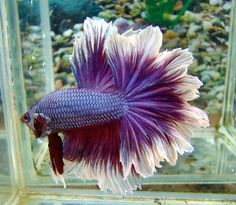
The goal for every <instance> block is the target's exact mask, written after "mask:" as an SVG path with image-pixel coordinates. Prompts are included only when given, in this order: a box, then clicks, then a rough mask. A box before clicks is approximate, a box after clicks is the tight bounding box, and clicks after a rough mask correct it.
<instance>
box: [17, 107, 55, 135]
mask: <svg viewBox="0 0 236 205" xmlns="http://www.w3.org/2000/svg"><path fill="white" fill-rule="evenodd" d="M20 120H21V122H22V123H23V124H25V125H26V126H28V127H29V128H30V129H31V130H32V131H33V132H34V134H35V137H36V138H40V137H45V136H48V135H49V134H50V132H51V129H50V128H49V123H50V118H48V117H47V116H45V115H44V114H43V113H42V112H39V108H38V105H37V104H36V105H33V106H32V107H31V108H30V109H29V110H28V111H27V112H26V113H24V114H23V115H22V116H21V117H20Z"/></svg>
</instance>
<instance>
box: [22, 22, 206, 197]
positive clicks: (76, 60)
mask: <svg viewBox="0 0 236 205" xmlns="http://www.w3.org/2000/svg"><path fill="white" fill-rule="evenodd" d="M122 21H124V20H119V21H116V22H115V24H114V25H112V24H111V23H106V22H105V21H104V20H92V19H89V18H87V19H86V20H85V22H84V35H83V36H82V37H81V38H80V39H76V40H75V43H74V52H73V54H72V55H71V58H70V60H71V63H72V72H73V74H74V76H75V79H76V83H77V85H78V87H77V88H71V89H63V90H58V91H54V92H52V93H49V94H48V95H46V96H44V97H43V98H42V99H41V100H40V101H39V102H37V103H36V104H34V105H33V106H32V107H31V108H30V109H29V110H28V111H27V112H26V113H25V114H24V115H22V117H21V121H22V122H23V123H25V124H26V125H27V126H28V127H30V128H31V129H32V130H33V132H34V133H35V135H36V137H38V138H39V137H45V136H48V139H49V140H48V142H49V145H48V147H49V153H50V164H51V171H52V176H53V179H54V180H55V181H56V182H57V181H61V182H62V183H63V184H64V187H65V182H64V178H63V176H62V174H63V173H67V174H74V175H75V176H76V177H78V178H81V179H87V180H97V181H98V186H99V187H100V189H101V190H103V191H107V190H109V191H112V192H114V193H123V194H125V193H130V192H132V191H133V190H136V189H137V188H141V181H140V178H141V177H149V176H152V175H153V174H154V172H155V171H156V168H160V167H161V166H162V165H161V162H163V161H167V162H168V163H169V164H170V165H172V166H173V165H175V163H176V160H177V157H178V154H181V155H182V154H183V153H184V152H192V151H193V147H192V145H191V144H190V142H189V138H190V136H191V134H192V130H193V129H195V128H200V127H207V126H209V120H208V117H207V115H206V113H205V112H204V111H202V110H200V109H198V108H197V107H194V106H192V105H190V104H189V101H191V100H194V99H195V98H197V97H199V92H198V89H199V87H200V86H201V85H202V82H201V81H200V80H199V79H198V78H197V77H195V76H191V75H188V74H187V71H188V66H189V65H190V64H191V63H192V60H193V57H192V54H191V53H190V52H188V50H187V49H180V48H179V49H174V50H173V51H164V52H159V51H160V47H161V44H162V33H161V31H160V29H159V28H158V27H152V26H149V27H147V28H145V29H143V30H142V29H140V30H136V31H133V30H132V29H130V30H126V29H129V28H130V26H129V24H128V23H127V22H122ZM59 133H62V134H63V136H64V137H63V139H61V137H60V136H59Z"/></svg>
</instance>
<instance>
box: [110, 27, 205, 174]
mask: <svg viewBox="0 0 236 205" xmlns="http://www.w3.org/2000/svg"><path fill="white" fill-rule="evenodd" d="M161 44H162V33H161V31H160V29H159V28H158V27H152V26H149V27H147V28H146V29H144V30H142V31H140V32H138V33H134V34H132V33H131V35H124V34H123V35H119V34H112V35H111V36H110V38H109V40H108V41H107V43H106V53H107V57H108V63H109V65H110V67H111V69H112V73H113V77H114V81H115V85H116V86H117V88H118V89H119V90H120V91H121V92H122V93H124V94H125V96H126V99H127V103H128V111H127V112H126V114H125V116H124V117H123V118H122V120H121V128H120V130H121V131H120V132H121V133H120V140H121V141H120V143H121V147H120V161H121V163H122V167H123V173H124V178H125V177H128V176H129V174H130V173H131V167H134V169H135V171H136V172H137V173H138V174H139V175H140V176H143V177H148V176H152V175H153V173H154V172H155V167H161V164H160V163H161V162H162V161H167V162H169V163H170V164H171V165H175V164H176V160H177V153H179V154H183V153H184V152H192V151H193V147H192V146H191V144H190V143H189V137H190V136H191V133H192V129H193V128H199V127H207V126H209V121H208V117H207V115H206V113H205V112H204V111H202V110H200V109H198V108H195V107H193V106H191V105H190V104H189V103H188V101H189V100H192V99H195V98H196V97H198V94H199V93H198V88H199V87H200V86H201V85H202V83H201V81H200V80H198V78H197V77H193V76H190V75H188V74H187V70H188V66H189V65H190V64H191V63H192V59H193V58H192V54H191V53H190V52H188V50H182V49H175V50H173V51H165V52H163V53H159V49H160V47H161Z"/></svg>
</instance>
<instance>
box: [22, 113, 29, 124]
mask: <svg viewBox="0 0 236 205" xmlns="http://www.w3.org/2000/svg"><path fill="white" fill-rule="evenodd" d="M22 120H23V121H24V122H29V121H30V115H29V113H25V114H24V115H23V117H22Z"/></svg>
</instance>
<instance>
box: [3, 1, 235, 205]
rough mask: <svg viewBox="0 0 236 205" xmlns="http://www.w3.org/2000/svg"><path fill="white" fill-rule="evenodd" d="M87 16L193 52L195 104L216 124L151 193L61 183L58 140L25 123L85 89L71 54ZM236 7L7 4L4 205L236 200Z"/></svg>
mask: <svg viewBox="0 0 236 205" xmlns="http://www.w3.org/2000/svg"><path fill="white" fill-rule="evenodd" d="M86 17H91V18H94V19H105V20H106V21H107V22H109V21H115V20H116V19H118V18H120V17H122V18H124V19H126V20H128V22H129V25H130V27H133V28H134V29H135V30H137V29H140V28H145V27H147V26H148V25H158V26H159V27H160V29H161V31H162V33H163V46H162V50H163V51H164V50H166V49H167V50H172V49H174V48H178V47H181V48H188V49H189V51H191V52H192V53H193V56H194V61H193V63H192V64H191V66H190V68H189V73H190V74H191V75H194V76H197V77H198V78H199V79H200V80H201V81H202V82H203V86H202V87H201V88H200V90H199V91H200V98H197V99H196V100H194V101H192V102H191V103H192V104H193V105H196V106H197V107H200V108H201V109H203V110H205V111H206V112H207V114H208V116H209V119H210V127H208V128H206V129H196V130H194V134H193V136H192V138H191V143H192V145H193V146H194V151H193V152H192V153H185V154H183V155H179V156H178V161H177V164H176V166H173V167H172V166H170V165H169V164H168V163H162V165H163V167H162V168H157V169H156V173H155V175H154V176H153V177H149V178H145V179H144V178H143V179H142V190H138V191H135V192H134V193H133V194H127V195H126V196H122V195H119V194H117V195H116V194H111V193H109V192H108V193H104V192H101V191H100V190H99V188H98V186H97V183H96V181H82V180H79V179H76V177H74V176H65V180H66V183H67V189H64V188H63V186H62V185H61V184H55V183H54V181H53V180H52V178H51V173H50V169H49V167H50V166H49V161H50V157H49V152H48V141H47V139H46V138H45V139H43V140H41V141H40V142H39V141H37V140H36V138H35V136H34V134H33V132H31V131H30V130H29V129H28V128H27V127H26V126H24V125H23V124H21V123H20V116H21V115H22V114H23V113H24V112H26V110H27V108H28V107H30V106H32V105H33V104H34V103H35V102H36V101H38V100H39V99H40V98H41V97H42V96H44V95H45V94H47V93H49V92H51V91H53V90H59V89H63V88H69V87H75V86H76V83H75V78H74V76H73V74H72V71H71V63H70V61H69V58H70V55H71V54H72V51H73V41H74V38H75V37H78V38H79V37H81V36H82V34H83V22H84V20H85V19H86ZM235 23H236V3H235V1H230V0H198V1H193V0H179V1H173V0H166V1H163V0H95V1H92V0H66V1H59V0H0V31H1V32H0V33H1V34H0V35H1V36H0V153H1V154H0V204H21V205H23V204H33V205H36V204H37V205H38V204H162V203H163V204H186V203H193V204H201V203H202V201H204V203H206V204H210V203H212V204H220V203H222V202H223V201H224V202H227V203H231V202H232V203H233V202H235V201H236V188H235V186H234V184H235V183H236V177H235V173H236V155H235V153H236V115H235V112H236V67H235V65H236V59H235V56H236V36H235V35H236V26H235Z"/></svg>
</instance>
